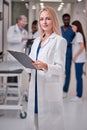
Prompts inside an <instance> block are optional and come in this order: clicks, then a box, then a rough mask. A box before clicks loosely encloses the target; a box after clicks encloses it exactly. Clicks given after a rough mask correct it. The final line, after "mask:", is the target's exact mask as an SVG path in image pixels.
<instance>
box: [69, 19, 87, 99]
mask: <svg viewBox="0 0 87 130" xmlns="http://www.w3.org/2000/svg"><path fill="white" fill-rule="evenodd" d="M72 30H73V31H74V32H75V37H74V39H73V41H72V45H73V50H72V52H73V62H74V64H75V75H76V96H75V97H74V98H72V99H71V100H72V101H81V99H82V98H81V97H82V95H83V79H82V75H83V65H84V63H85V62H86V40H85V35H84V32H83V28H82V25H81V23H80V21H78V20H76V21H73V22H72Z"/></svg>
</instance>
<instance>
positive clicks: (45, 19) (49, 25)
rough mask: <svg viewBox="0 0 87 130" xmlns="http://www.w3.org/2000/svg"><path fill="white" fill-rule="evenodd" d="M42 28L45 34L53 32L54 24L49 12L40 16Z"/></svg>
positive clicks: (44, 12)
mask: <svg viewBox="0 0 87 130" xmlns="http://www.w3.org/2000/svg"><path fill="white" fill-rule="evenodd" d="M40 26H41V28H42V30H44V32H48V33H50V32H52V31H53V22H52V19H51V17H50V15H49V13H48V12H47V11H43V12H42V13H41V14H40Z"/></svg>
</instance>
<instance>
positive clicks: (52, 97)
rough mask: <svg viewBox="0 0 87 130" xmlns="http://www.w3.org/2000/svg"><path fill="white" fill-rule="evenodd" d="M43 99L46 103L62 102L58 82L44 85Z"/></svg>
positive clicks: (60, 87)
mask: <svg viewBox="0 0 87 130" xmlns="http://www.w3.org/2000/svg"><path fill="white" fill-rule="evenodd" d="M45 98H46V100H47V101H52V102H56V101H61V100H62V86H61V84H60V83H58V82H55V83H54V82H47V83H45Z"/></svg>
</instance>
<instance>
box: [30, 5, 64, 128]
mask: <svg viewBox="0 0 87 130" xmlns="http://www.w3.org/2000/svg"><path fill="white" fill-rule="evenodd" d="M38 22H39V31H40V33H41V37H38V38H37V39H36V40H35V41H34V43H33V45H32V49H31V53H30V55H29V57H30V58H31V59H32V60H33V61H34V62H33V65H34V67H35V68H36V70H32V72H31V81H30V87H29V100H28V115H29V116H28V117H29V127H30V129H31V130H34V129H35V128H36V129H37V128H38V129H39V130H49V129H50V130H58V129H60V130H63V104H62V89H63V88H62V87H63V81H64V71H65V53H66V40H65V39H64V38H62V37H61V36H60V32H59V24H58V19H57V15H56V13H55V11H54V10H53V9H52V8H51V7H44V8H43V9H42V10H41V11H40V14H39V19H38ZM34 117H35V118H34ZM34 121H35V122H34ZM34 123H35V125H34Z"/></svg>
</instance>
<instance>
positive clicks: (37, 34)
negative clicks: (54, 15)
mask: <svg viewBox="0 0 87 130" xmlns="http://www.w3.org/2000/svg"><path fill="white" fill-rule="evenodd" d="M39 35H40V34H39V32H38V31H36V32H35V33H34V34H32V32H30V33H29V39H35V38H37V37H39Z"/></svg>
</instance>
